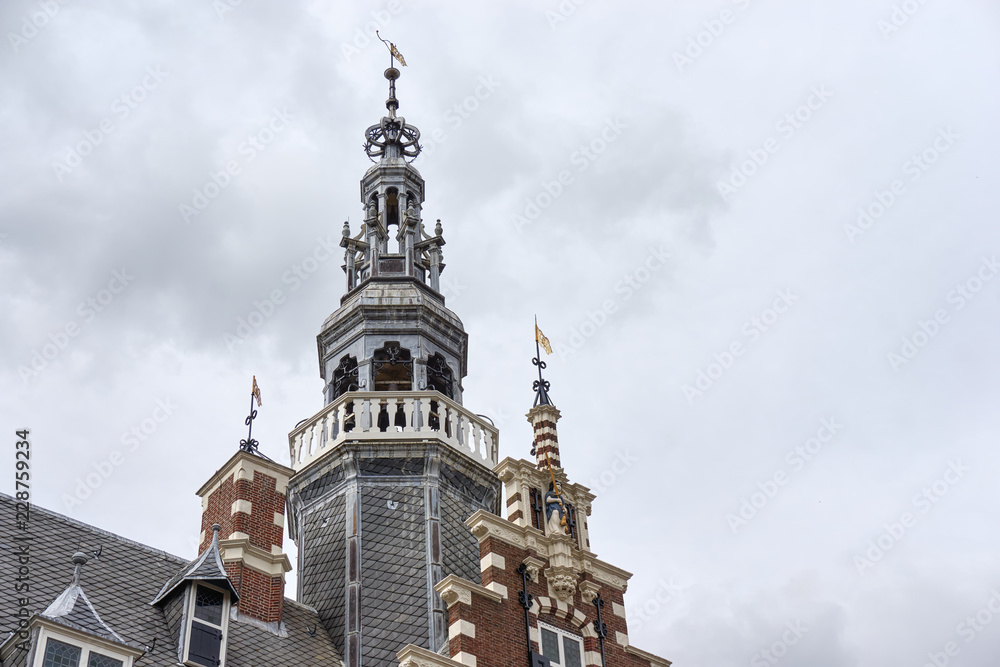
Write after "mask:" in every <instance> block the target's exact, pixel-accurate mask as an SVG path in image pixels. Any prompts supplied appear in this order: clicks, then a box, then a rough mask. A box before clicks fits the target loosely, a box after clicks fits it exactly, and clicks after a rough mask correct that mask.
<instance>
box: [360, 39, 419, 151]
mask: <svg viewBox="0 0 1000 667" xmlns="http://www.w3.org/2000/svg"><path fill="white" fill-rule="evenodd" d="M375 35H376V36H377V37H378V38H379V39H380V40H382V42H383V43H384V44H385V45H386V47H387V48H388V49H389V68H388V69H387V70H386V71H385V78H386V79H388V80H389V99H387V100H386V101H385V108H386V109H388V110H389V115H388V116H385V117H383V118H382V120H381V122H379V124H378V125H372V126H371V127H369V128H368V129H367V130H366V131H365V153H367V154H368V157H369V159H371V161H372V162H375V161H376V158H380V159H387V158H388V159H391V158H403V159H404V160H407V161H410V162H412V161H413V160H414V159H415V158H416V157H417V156H418V155H420V143H419V141H420V130H418V129H417V128H415V127H414V126H412V125H407V124H406V120H405V119H404V118H403V117H402V116H398V117H397V116H396V110H397V109H399V100H397V99H396V79H398V78H399V70H398V69H396V67H395V63H396V61H399V64H400V65H401V66H403V67H405V66H406V61H405V60H403V54H401V53H400V52H399V49H397V48H396V45H395V44H393V43H392V42H390V41H389V40H387V39H383V38H382V36H381V35H379V34H378V31H377V30H376V31H375Z"/></svg>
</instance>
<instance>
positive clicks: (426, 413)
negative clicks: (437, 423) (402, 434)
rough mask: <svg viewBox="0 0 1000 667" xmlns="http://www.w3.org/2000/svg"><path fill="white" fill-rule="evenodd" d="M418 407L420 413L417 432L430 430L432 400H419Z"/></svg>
mask: <svg viewBox="0 0 1000 667" xmlns="http://www.w3.org/2000/svg"><path fill="white" fill-rule="evenodd" d="M417 407H418V408H419V410H420V412H418V413H417V424H416V426H417V430H418V431H423V430H427V429H429V428H430V418H431V401H430V399H428V398H426V397H424V398H419V399H417Z"/></svg>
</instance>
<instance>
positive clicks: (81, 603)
mask: <svg viewBox="0 0 1000 667" xmlns="http://www.w3.org/2000/svg"><path fill="white" fill-rule="evenodd" d="M42 616H44V617H45V618H48V619H50V620H53V621H57V622H59V623H62V624H64V625H67V626H69V627H71V628H79V629H80V630H83V631H85V632H89V633H91V634H95V635H97V636H98V637H103V638H104V639H109V640H111V641H116V642H119V643H121V644H125V643H126V641H125V640H124V639H122V638H121V637H120V636H118V633H117V632H115V631H114V630H112V629H111V628H109V627H108V626H107V625H106V624H105V623H104V621H102V620H101V616H100V614H98V613H97V610H96V609H94V605H92V604H90V600H88V599H87V594H86V593H84V592H83V589H82V588H81V587H80V586H79V585H78V584H76V583H74V584H73V585H71V586H70V587H69V588H67V589H66V590H64V591H63V592H62V593H61V594H60V595H59V597H57V598H56V599H55V601H54V602H53V603H52V604H50V605H49V606H48V608H47V609H46V610H45V611H43V612H42Z"/></svg>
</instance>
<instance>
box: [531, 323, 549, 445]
mask: <svg viewBox="0 0 1000 667" xmlns="http://www.w3.org/2000/svg"><path fill="white" fill-rule="evenodd" d="M542 341H544V345H545V352H546V353H547V354H552V347H551V346H550V345H549V339H548V338H546V337H545V334H543V333H542V331H541V329H539V328H538V317H535V358H534V359H532V360H531V363H533V364H534V365H535V366H537V367H538V379H537V380H535V381H534V382H533V383H532V385H531V388H532V389H533V390H534V391H535V406H539V405H552V400H551V399H550V398H549V387H550V386H551V385H550V384H549V381H548V380H546V379H545V378H544V377H542V371H543V370H545V368H546V363H545V362H544V361H542ZM531 454H532V455H534V454H535V451H534V447H532V451H531Z"/></svg>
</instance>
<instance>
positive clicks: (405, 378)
mask: <svg viewBox="0 0 1000 667" xmlns="http://www.w3.org/2000/svg"><path fill="white" fill-rule="evenodd" d="M372 376H373V377H372V381H373V383H374V385H375V391H410V389H412V388H413V357H411V356H410V351H409V350H407V349H406V348H405V347H400V345H399V342H398V341H386V343H385V345H383V346H382V347H381V348H379V349H378V350H375V353H374V354H373V355H372Z"/></svg>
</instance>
